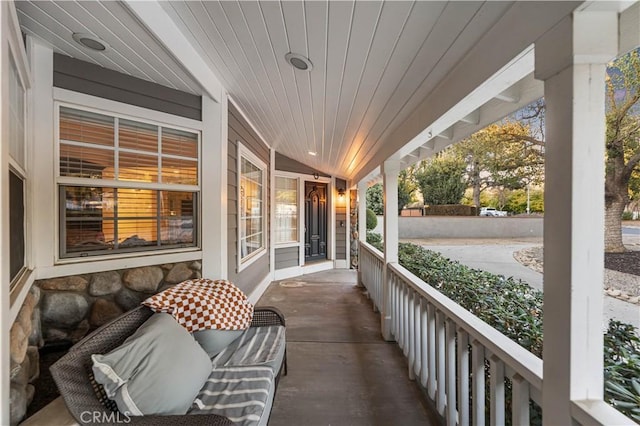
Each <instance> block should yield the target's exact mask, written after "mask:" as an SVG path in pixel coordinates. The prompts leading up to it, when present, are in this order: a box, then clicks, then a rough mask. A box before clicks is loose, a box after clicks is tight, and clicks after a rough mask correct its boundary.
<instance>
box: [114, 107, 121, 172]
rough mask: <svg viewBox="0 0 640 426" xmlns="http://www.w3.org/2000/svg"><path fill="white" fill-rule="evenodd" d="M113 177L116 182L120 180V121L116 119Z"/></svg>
mask: <svg viewBox="0 0 640 426" xmlns="http://www.w3.org/2000/svg"><path fill="white" fill-rule="evenodd" d="M113 147H114V151H115V152H114V153H113V177H114V179H115V180H118V179H119V178H120V119H119V118H117V117H115V118H114V120H113Z"/></svg>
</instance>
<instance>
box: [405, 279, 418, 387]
mask: <svg viewBox="0 0 640 426" xmlns="http://www.w3.org/2000/svg"><path fill="white" fill-rule="evenodd" d="M415 298H416V293H415V291H413V290H411V289H409V291H408V296H407V323H408V327H407V331H408V333H409V335H408V338H407V353H406V355H407V358H408V361H409V380H415V379H416V376H415V374H414V373H413V367H414V363H415V362H416V357H415V352H414V348H415V345H416V341H415V320H414V314H413V309H414V305H415Z"/></svg>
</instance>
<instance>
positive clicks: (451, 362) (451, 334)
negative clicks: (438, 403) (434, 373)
mask: <svg viewBox="0 0 640 426" xmlns="http://www.w3.org/2000/svg"><path fill="white" fill-rule="evenodd" d="M445 324H446V342H447V343H446V345H447V346H446V347H447V349H446V360H445V361H446V363H445V367H446V370H445V374H446V378H445V383H446V392H447V425H448V426H455V424H456V419H457V417H458V416H457V412H456V324H455V323H454V322H453V321H451V320H450V319H447V320H446V321H445Z"/></svg>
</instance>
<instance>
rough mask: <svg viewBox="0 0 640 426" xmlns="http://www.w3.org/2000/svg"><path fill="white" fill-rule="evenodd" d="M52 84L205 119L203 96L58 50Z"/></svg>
mask: <svg viewBox="0 0 640 426" xmlns="http://www.w3.org/2000/svg"><path fill="white" fill-rule="evenodd" d="M53 85H54V86H55V87H60V88H63V89H69V90H73V91H75V92H80V93H85V94H87V95H93V96H98V97H100V98H104V99H110V100H112V101H118V102H123V103H126V104H129V105H135V106H139V107H142V108H148V109H152V110H154V111H161V112H166V113H168V114H172V115H177V116H180V117H186V118H191V119H193V120H201V119H202V100H201V97H200V96H196V95H192V94H190V93H185V92H181V91H179V90H175V89H171V88H169V87H165V86H161V85H159V84H155V83H151V82H148V81H145V80H141V79H139V78H136V77H131V76H128V75H125V74H122V73H119V72H117V71H112V70H109V69H106V68H103V67H101V66H98V65H95V64H90V63H88V62H84V61H81V60H78V59H74V58H71V57H68V56H64V55H61V54H58V53H54V55H53Z"/></svg>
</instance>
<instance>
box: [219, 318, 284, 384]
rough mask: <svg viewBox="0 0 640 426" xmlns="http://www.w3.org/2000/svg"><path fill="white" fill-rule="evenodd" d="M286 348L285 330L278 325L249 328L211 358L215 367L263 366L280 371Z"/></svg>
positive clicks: (275, 372)
mask: <svg viewBox="0 0 640 426" xmlns="http://www.w3.org/2000/svg"><path fill="white" fill-rule="evenodd" d="M285 346H286V338H285V328H284V327H282V326H279V325H270V326H266V327H250V328H248V329H247V330H246V331H245V332H244V333H243V334H242V336H241V337H240V338H238V339H236V340H235V341H234V342H233V343H231V344H230V345H229V346H227V347H226V348H225V349H224V350H222V351H221V352H220V353H219V354H218V355H216V356H215V357H214V358H212V360H211V363H212V365H213V367H214V368H216V367H238V366H247V365H264V366H268V367H271V368H272V369H273V371H274V374H277V373H278V371H280V366H281V365H282V362H283V359H284V352H285Z"/></svg>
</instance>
